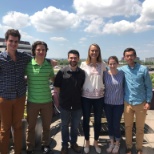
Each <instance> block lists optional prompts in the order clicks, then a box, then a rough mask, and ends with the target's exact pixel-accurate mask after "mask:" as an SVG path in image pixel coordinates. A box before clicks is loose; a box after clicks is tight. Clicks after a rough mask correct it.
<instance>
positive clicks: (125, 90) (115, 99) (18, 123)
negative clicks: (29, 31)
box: [0, 29, 152, 154]
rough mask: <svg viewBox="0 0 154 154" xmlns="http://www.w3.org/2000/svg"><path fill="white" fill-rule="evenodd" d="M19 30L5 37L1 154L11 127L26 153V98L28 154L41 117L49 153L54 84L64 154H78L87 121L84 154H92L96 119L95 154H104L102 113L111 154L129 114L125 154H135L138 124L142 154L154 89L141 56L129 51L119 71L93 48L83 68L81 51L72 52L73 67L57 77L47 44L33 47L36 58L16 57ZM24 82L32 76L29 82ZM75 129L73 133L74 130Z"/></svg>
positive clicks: (0, 65)
mask: <svg viewBox="0 0 154 154" xmlns="http://www.w3.org/2000/svg"><path fill="white" fill-rule="evenodd" d="M20 37H21V36H20V33H19V31H18V30H14V29H9V30H8V31H7V32H6V34H5V41H6V50H5V51H4V52H2V53H0V85H1V88H0V152H1V154H7V153H8V147H9V137H10V130H11V127H12V128H13V132H14V150H15V154H21V151H22V118H23V112H24V106H25V99H26V82H27V85H28V96H27V122H28V129H27V135H26V136H27V137H26V145H27V147H26V150H27V154H32V153H33V150H34V147H35V125H36V120H37V116H38V114H39V113H40V114H41V117H42V125H43V137H42V151H43V153H47V154H48V153H52V151H51V149H50V124H51V120H52V113H53V106H52V101H53V100H52V96H51V90H50V88H49V80H50V79H51V80H52V81H53V83H54V93H56V94H57V96H58V98H59V106H60V118H61V136H62V148H61V152H60V153H61V154H68V147H69V143H70V147H71V148H72V149H73V150H74V151H75V152H77V153H80V152H81V148H80V147H79V146H78V144H77V135H78V126H79V124H80V122H81V117H82V116H83V121H82V122H83V123H82V124H83V132H84V137H85V146H84V153H89V152H90V145H91V144H90V140H89V137H90V126H89V122H90V116H91V112H93V113H94V141H93V145H94V148H95V151H96V153H101V148H100V147H99V145H98V140H99V135H100V131H101V118H102V111H103V110H104V111H105V115H106V118H107V122H108V130H109V137H110V144H109V146H108V148H107V149H106V151H107V152H108V153H111V152H112V153H118V151H119V146H120V139H121V132H120V120H121V117H122V114H123V112H124V121H125V134H126V154H132V151H131V149H132V127H133V121H134V115H135V118H136V150H137V154H142V142H143V135H144V123H145V118H146V112H147V110H148V109H149V108H150V102H151V99H152V83H151V79H150V76H149V73H148V69H147V68H146V67H145V66H143V65H140V64H139V63H137V62H135V59H136V56H137V55H136V51H135V49H133V48H127V49H125V50H124V53H123V56H124V59H125V61H126V62H127V65H125V66H122V67H118V64H119V61H118V58H117V57H116V56H111V57H109V58H108V62H107V64H108V66H107V65H106V64H105V63H104V62H103V60H102V56H101V49H100V47H99V45H97V44H91V45H90V47H89V49H88V56H87V59H86V61H85V62H82V63H81V66H79V65H78V62H79V60H80V54H79V52H78V51H77V50H70V51H69V52H68V63H69V64H68V66H65V67H64V68H62V69H60V70H59V71H58V73H57V75H56V76H54V71H53V66H54V65H55V63H56V61H54V60H49V59H46V58H45V57H46V53H47V50H48V46H47V44H46V43H45V42H43V41H36V42H34V43H33V45H32V56H31V55H28V54H26V53H21V52H19V51H17V48H18V43H19V41H20ZM25 76H27V78H26V80H27V81H25ZM69 126H70V130H69Z"/></svg>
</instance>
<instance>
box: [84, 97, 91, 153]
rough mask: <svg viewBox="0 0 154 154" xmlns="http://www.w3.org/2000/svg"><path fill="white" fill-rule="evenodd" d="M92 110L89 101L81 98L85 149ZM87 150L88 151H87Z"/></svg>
mask: <svg viewBox="0 0 154 154" xmlns="http://www.w3.org/2000/svg"><path fill="white" fill-rule="evenodd" d="M91 108H92V102H91V99H89V98H85V97H82V112H83V132H84V137H85V140H86V143H85V147H88V148H89V145H90V143H89V120H90V113H91ZM88 150H89V149H88Z"/></svg>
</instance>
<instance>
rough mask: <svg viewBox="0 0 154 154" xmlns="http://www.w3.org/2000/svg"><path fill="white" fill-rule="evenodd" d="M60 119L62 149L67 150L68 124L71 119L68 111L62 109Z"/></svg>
mask: <svg viewBox="0 0 154 154" xmlns="http://www.w3.org/2000/svg"><path fill="white" fill-rule="evenodd" d="M60 118H61V135H62V147H65V148H67V147H68V142H69V122H70V118H71V113H70V111H67V110H65V109H63V108H61V109H60Z"/></svg>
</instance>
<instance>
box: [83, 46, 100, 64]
mask: <svg viewBox="0 0 154 154" xmlns="http://www.w3.org/2000/svg"><path fill="white" fill-rule="evenodd" d="M91 46H95V47H96V48H97V49H98V51H99V55H98V57H97V62H98V63H101V62H102V56H101V49H100V47H99V45H98V44H96V43H93V44H91V45H90V46H89V49H88V57H87V59H86V63H87V64H90V63H91V57H90V48H91Z"/></svg>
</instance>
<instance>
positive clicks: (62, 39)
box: [50, 37, 68, 41]
mask: <svg viewBox="0 0 154 154" xmlns="http://www.w3.org/2000/svg"><path fill="white" fill-rule="evenodd" d="M50 40H52V41H68V40H67V39H66V38H64V37H51V38H50Z"/></svg>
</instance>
